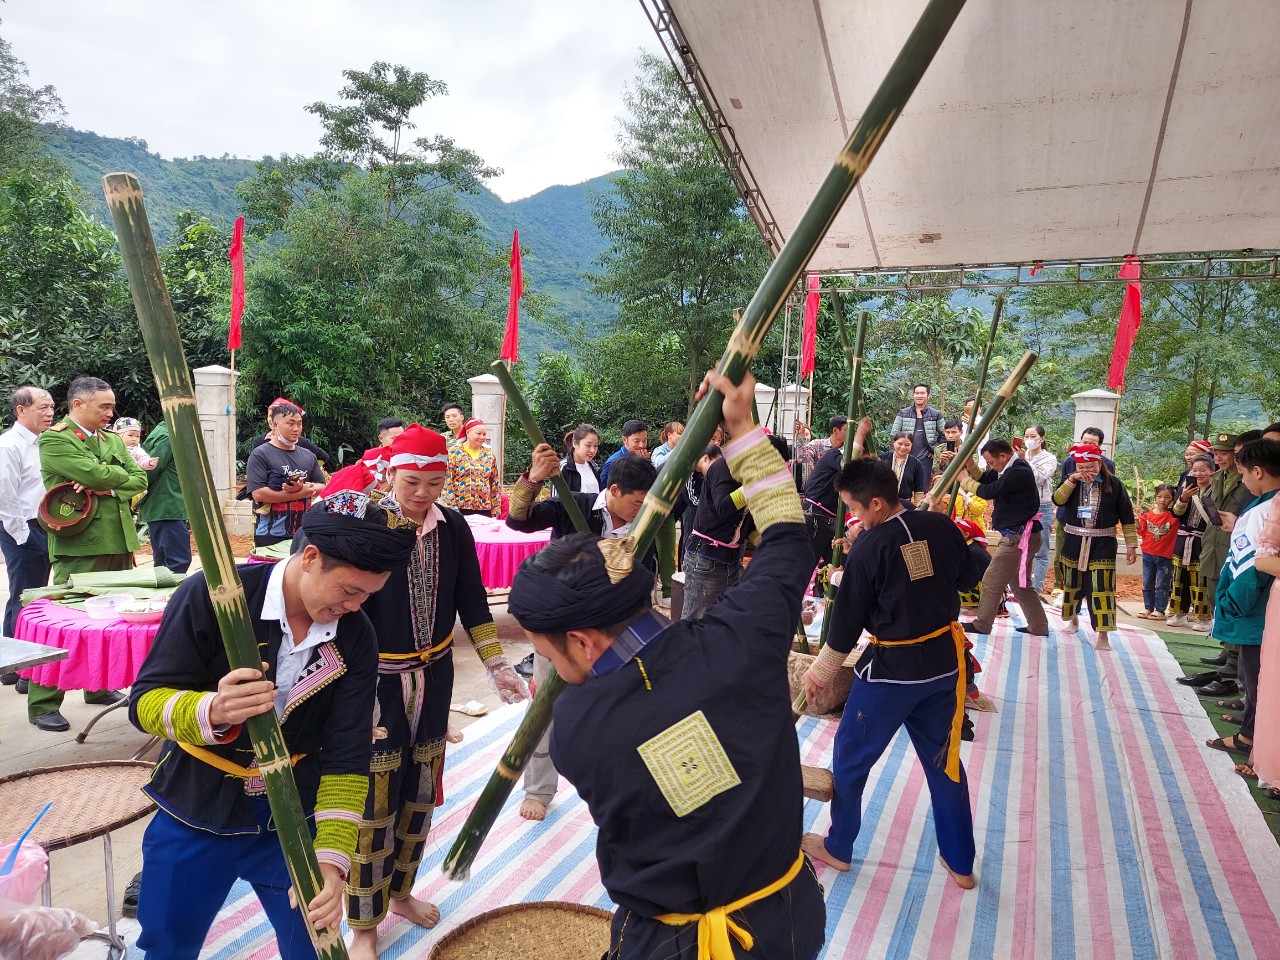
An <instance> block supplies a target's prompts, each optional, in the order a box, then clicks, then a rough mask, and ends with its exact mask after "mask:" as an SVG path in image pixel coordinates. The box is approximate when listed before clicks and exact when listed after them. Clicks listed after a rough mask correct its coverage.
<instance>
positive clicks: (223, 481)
mask: <svg viewBox="0 0 1280 960" xmlns="http://www.w3.org/2000/svg"><path fill="white" fill-rule="evenodd" d="M191 377H192V379H193V380H194V381H195V387H196V412H197V414H198V415H199V417H200V432H201V433H202V434H204V449H205V455H206V456H207V457H208V458H209V474H210V476H212V477H213V490H214V494H215V495H216V496H217V498H218V502H219V503H221V504H222V513H223V517H224V518H225V520H226V524H227V532H228V533H231V534H234V535H237V536H247V535H249V534H251V533H253V508H252V505H251V504H249V503H248V502H247V501H238V500H236V499H234V498H235V494H236V380H237V379H239V377H240V374H238V373H236V372H234V371H232V370H231V369H230V368H229V367H222V366H218V365H216V364H215V365H213V366H208V367H199V368H197V369H195V370H192V371H191Z"/></svg>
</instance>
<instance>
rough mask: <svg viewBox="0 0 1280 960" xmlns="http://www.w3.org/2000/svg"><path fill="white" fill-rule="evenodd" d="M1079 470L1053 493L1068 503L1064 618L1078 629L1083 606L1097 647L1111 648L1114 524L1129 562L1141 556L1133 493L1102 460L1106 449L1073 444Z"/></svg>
mask: <svg viewBox="0 0 1280 960" xmlns="http://www.w3.org/2000/svg"><path fill="white" fill-rule="evenodd" d="M1071 456H1072V458H1074V460H1075V463H1076V469H1075V472H1074V473H1073V474H1071V476H1069V477H1067V479H1066V481H1065V482H1064V483H1063V484H1062V486H1060V487H1059V488H1058V489H1057V490H1056V491H1055V492H1054V494H1053V502H1054V503H1055V504H1057V505H1058V506H1062V507H1066V510H1067V522H1066V524H1065V526H1064V528H1063V538H1062V571H1063V582H1062V619H1063V620H1066V621H1068V623H1069V629H1071V630H1072V631H1075V630H1077V629H1079V613H1080V604H1081V603H1082V602H1084V603H1086V604H1087V605H1088V607H1089V618H1090V620H1091V621H1092V623H1093V629H1094V630H1095V631H1096V632H1097V634H1098V643H1097V647H1098V649H1099V650H1106V649H1108V648H1109V647H1110V642H1109V641H1110V633H1111V631H1112V630H1114V629H1115V628H1116V525H1117V524H1119V525H1120V527H1121V528H1122V529H1123V531H1124V542H1125V554H1126V559H1127V560H1128V562H1129V563H1134V562H1135V561H1136V560H1137V559H1138V527H1137V522H1136V520H1135V518H1134V515H1133V504H1132V503H1131V502H1130V500H1129V492H1128V491H1127V490H1126V489H1125V486H1124V484H1123V483H1121V482H1120V478H1119V477H1117V476H1115V474H1113V473H1112V472H1111V471H1110V470H1108V469H1107V467H1106V465H1105V464H1104V463H1103V462H1102V448H1101V447H1099V446H1097V445H1096V444H1092V443H1089V444H1085V443H1080V444H1076V445H1075V446H1074V447H1072V448H1071Z"/></svg>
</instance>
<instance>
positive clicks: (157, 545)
mask: <svg viewBox="0 0 1280 960" xmlns="http://www.w3.org/2000/svg"><path fill="white" fill-rule="evenodd" d="M147 536H148V537H150V538H151V556H152V558H153V559H154V560H155V564H156V566H157V567H168V568H169V569H170V570H172V571H173V572H174V573H186V572H187V568H188V567H190V566H191V534H190V533H189V532H188V530H187V522H186V521H185V520H152V521H151V522H150V523H148V524H147Z"/></svg>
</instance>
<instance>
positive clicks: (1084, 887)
mask: <svg viewBox="0 0 1280 960" xmlns="http://www.w3.org/2000/svg"><path fill="white" fill-rule="evenodd" d="M1015 609H1016V608H1015ZM1021 622H1022V621H1021V619H1020V618H1019V617H1017V616H1015V617H1013V618H1011V619H1008V620H1003V621H1001V622H1000V623H999V624H998V625H997V627H996V631H995V633H994V634H993V635H992V636H991V637H990V638H979V642H978V643H977V652H978V654H979V656H980V658H981V660H982V663H983V667H984V672H983V673H982V674H981V675H980V677H979V679H980V680H981V681H982V682H981V686H982V689H983V692H984V693H986V694H987V695H988V696H989V697H991V698H992V700H993V701H994V702H995V704H996V706H997V708H998V712H997V713H990V714H975V715H974V717H975V722H976V727H977V740H976V741H975V742H974V743H971V744H965V745H964V747H963V752H962V756H963V758H964V762H965V764H966V765H967V767H968V772H969V782H970V785H971V789H972V792H973V808H974V819H975V831H976V837H977V847H978V861H977V868H976V872H977V874H978V881H979V882H978V888H977V889H976V890H974V891H970V892H965V891H962V890H960V889H959V888H958V887H956V886H955V885H954V884H952V883H951V882H950V880H949V879H948V878H947V876H946V874H945V873H944V871H943V869H942V868H941V867H940V866H939V865H938V863H937V845H936V843H935V840H934V836H933V826H932V818H931V815H930V812H929V802H928V791H927V789H926V788H925V786H924V778H923V776H922V775H921V773H920V771H919V767H918V764H917V762H916V759H915V756H914V752H913V751H912V750H911V747H910V744H909V742H908V740H907V737H906V736H905V734H900V735H899V736H898V738H897V739H896V740H895V741H894V743H893V744H892V746H891V747H890V749H889V751H888V752H887V753H886V755H885V757H884V758H883V759H882V761H881V762H880V764H879V765H877V767H876V769H875V770H874V771H873V773H872V775H871V779H870V782H869V784H868V786H867V792H866V797H865V806H866V813H865V816H864V819H863V829H862V835H861V836H860V838H859V840H858V843H857V845H856V847H855V849H854V864H853V869H852V870H851V871H850V872H849V873H847V874H837V873H835V872H834V871H831V870H828V869H825V868H820V873H819V877H820V879H821V880H822V882H823V884H824V886H825V888H826V892H827V945H826V947H825V950H824V952H823V954H822V956H823V957H824V958H826V960H852V958H864V957H877V958H879V957H886V958H890V960H905V958H919V960H944V958H968V960H979V958H982V960H985V958H991V957H1001V958H1019V960H1020V958H1037V960H1041V958H1043V960H1058V958H1062V960H1067V958H1076V957H1080V958H1092V960H1112V958H1124V960H1128V958H1134V960H1147V958H1161V960H1163V958H1183V957H1185V958H1214V960H1237V958H1238V960H1244V958H1254V957H1256V958H1276V957H1280V920H1278V916H1280V848H1277V845H1276V842H1275V840H1274V839H1273V837H1272V835H1271V833H1270V832H1269V831H1268V829H1267V827H1266V824H1265V823H1264V821H1263V817H1262V814H1261V813H1260V812H1259V810H1258V808H1257V806H1256V805H1255V804H1254V803H1253V801H1252V800H1251V799H1250V797H1249V795H1248V792H1247V790H1246V789H1245V785H1244V783H1243V781H1241V780H1240V779H1239V778H1238V776H1237V775H1236V774H1235V772H1234V771H1233V769H1232V761H1231V758H1230V757H1228V756H1227V755H1226V754H1223V753H1220V752H1215V751H1211V750H1209V749H1208V748H1207V747H1205V746H1204V740H1205V739H1206V738H1208V737H1211V736H1213V735H1214V733H1213V730H1212V727H1211V726H1210V724H1209V722H1208V720H1207V719H1206V717H1205V715H1204V711H1203V710H1202V709H1201V707H1200V705H1199V704H1198V702H1197V701H1196V698H1195V696H1194V694H1193V693H1192V691H1190V690H1188V689H1187V688H1184V687H1180V686H1178V685H1176V684H1175V683H1173V677H1175V676H1177V675H1178V674H1179V673H1180V671H1179V669H1178V666H1177V664H1176V663H1175V661H1174V660H1173V658H1172V657H1171V656H1170V655H1169V653H1168V651H1167V650H1166V649H1165V647H1164V644H1163V643H1162V642H1161V640H1160V639H1159V638H1158V637H1156V636H1155V635H1154V634H1152V633H1150V632H1148V631H1145V630H1139V629H1135V628H1128V627H1125V628H1122V629H1121V630H1120V631H1119V632H1118V633H1116V634H1113V635H1112V645H1113V647H1114V649H1113V650H1111V651H1110V652H1096V651H1095V650H1094V649H1093V647H1092V646H1091V645H1090V642H1089V641H1088V639H1087V638H1086V637H1085V635H1084V634H1083V633H1082V634H1081V635H1080V636H1069V635H1066V634H1065V633H1064V632H1063V631H1062V625H1061V622H1060V621H1059V620H1058V619H1057V618H1056V617H1051V621H1050V622H1051V623H1052V625H1053V632H1052V635H1051V636H1050V637H1049V638H1048V639H1037V638H1035V637H1027V636H1025V635H1021V634H1015V633H1014V632H1013V627H1014V626H1015V625H1017V624H1019V623H1021ZM522 709H523V708H522V707H519V706H515V707H506V708H503V709H502V710H500V711H498V712H497V713H495V714H493V715H491V716H489V717H486V718H484V719H483V720H481V721H479V722H477V723H475V724H473V725H472V726H471V727H469V728H468V729H467V731H466V734H467V737H466V741H465V742H464V743H462V744H461V745H460V746H458V747H451V748H450V749H451V755H450V759H449V761H448V763H447V765H446V770H445V777H446V794H447V802H446V803H445V805H444V807H442V808H441V809H440V810H439V811H438V812H437V815H436V823H435V828H434V829H433V831H432V839H431V843H430V845H429V848H428V852H427V860H426V863H425V865H424V866H423V869H422V874H421V878H420V880H419V884H418V888H417V892H418V893H419V895H422V896H426V897H428V898H430V899H433V900H435V901H436V902H437V903H439V904H440V907H441V909H442V911H443V915H444V919H443V921H442V923H441V925H440V927H439V928H438V929H437V930H432V931H428V930H422V929H419V928H416V927H413V926H411V925H410V924H408V923H407V922H404V921H400V920H398V919H397V918H394V917H393V918H390V919H389V920H388V921H387V923H385V924H384V925H383V928H382V930H381V933H380V937H379V946H380V955H381V956H382V957H384V958H397V957H404V958H425V957H426V956H427V954H428V953H429V952H430V950H431V947H432V944H433V943H434V942H435V941H436V940H437V939H439V937H440V935H441V932H443V931H447V930H448V929H451V928H452V927H453V926H455V925H457V924H458V923H461V922H462V921H464V920H466V919H468V918H470V917H472V916H474V915H475V914H477V913H480V912H482V911H484V910H488V909H491V908H493V907H497V906H501V905H503V904H508V903H513V902H517V901H524V900H544V899H556V900H570V901H575V902H579V903H587V904H595V905H598V906H604V907H608V906H609V901H608V897H607V895H606V894H605V892H604V889H603V888H602V887H601V885H600V880H599V875H598V873H597V870H596V865H595V856H594V850H595V830H594V827H593V826H592V824H591V821H590V819H589V818H588V816H587V813H586V810H585V808H584V806H583V804H582V803H581V802H580V801H579V800H578V799H577V797H576V795H575V794H574V793H573V791H572V790H570V789H569V788H568V786H567V784H564V783H563V782H562V784H561V788H562V789H561V793H560V795H559V796H558V797H557V799H556V802H555V803H554V804H553V805H552V807H551V810H550V812H549V814H548V817H547V819H546V820H545V821H544V822H543V823H541V824H530V823H526V822H525V821H523V820H521V819H520V818H519V816H518V814H517V812H516V810H517V807H518V804H519V791H517V792H516V795H515V796H513V798H512V800H511V801H510V802H509V803H508V805H507V807H506V808H505V809H504V811H503V813H502V815H501V816H500V817H499V819H498V822H497V825H496V826H495V828H494V830H493V833H492V834H491V835H490V839H489V842H488V844H487V845H486V846H485V849H484V850H483V852H482V854H481V856H480V857H479V859H478V861H477V863H476V865H475V869H474V870H473V873H472V877H471V879H470V881H469V882H467V883H451V882H446V881H445V880H444V878H443V876H442V875H441V874H440V873H439V864H440V861H441V859H442V858H443V856H444V853H445V851H446V850H447V849H448V846H449V844H450V843H451V842H452V839H453V837H454V835H455V834H456V832H457V830H458V828H459V826H460V825H461V823H462V821H463V819H464V818H465V816H466V813H467V811H468V810H469V808H470V806H471V804H472V803H473V801H474V800H475V798H476V796H477V795H478V794H479V792H480V790H481V788H482V787H483V785H484V783H485V781H486V780H487V779H488V777H489V774H490V773H491V772H492V770H493V768H494V765H495V763H496V761H497V759H498V756H499V755H500V753H501V752H502V749H503V748H504V746H505V745H506V743H507V741H508V740H509V739H510V736H511V733H512V732H513V731H514V729H515V727H516V724H517V723H518V721H519V718H520V715H521V711H522ZM835 731H836V726H835V724H834V723H830V722H825V721H818V720H812V719H810V720H806V721H804V722H803V723H802V724H801V725H800V727H799V735H800V738H801V750H802V757H803V760H804V762H805V763H808V764H815V765H824V764H826V763H827V762H828V761H829V759H830V756H831V747H832V741H833V738H834V736H835ZM827 817H828V813H827V807H826V806H825V805H824V804H820V803H817V802H815V801H810V802H809V803H808V804H807V806H806V809H805V829H808V830H816V831H819V832H822V831H825V829H826V826H827V822H828V821H827ZM135 955H136V952H135ZM275 955H276V954H275V947H274V941H273V939H272V937H271V929H270V927H269V925H268V924H267V922H266V919H265V917H264V915H263V914H262V911H261V910H260V909H259V907H258V904H257V900H256V898H255V897H254V896H253V893H252V891H251V890H250V889H249V888H248V887H247V886H245V885H238V886H237V887H236V888H235V889H234V890H233V891H232V894H231V897H230V898H229V900H228V903H227V905H226V907H224V908H223V910H222V912H221V914H220V915H219V917H218V920H217V922H216V925H215V927H214V929H213V931H212V933H211V935H210V937H209V940H208V942H207V943H206V947H205V950H204V952H203V953H202V954H201V956H202V957H207V958H211V960H249V958H252V960H266V958H269V957H273V956H275Z"/></svg>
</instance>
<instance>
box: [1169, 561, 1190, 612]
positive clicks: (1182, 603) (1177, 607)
mask: <svg viewBox="0 0 1280 960" xmlns="http://www.w3.org/2000/svg"><path fill="white" fill-rule="evenodd" d="M1186 581H1187V568H1186V567H1184V566H1183V565H1182V559H1181V558H1180V557H1174V558H1173V582H1172V584H1171V589H1170V591H1169V612H1170V613H1171V614H1172V613H1186V612H1187V606H1186V589H1187V583H1186Z"/></svg>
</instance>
